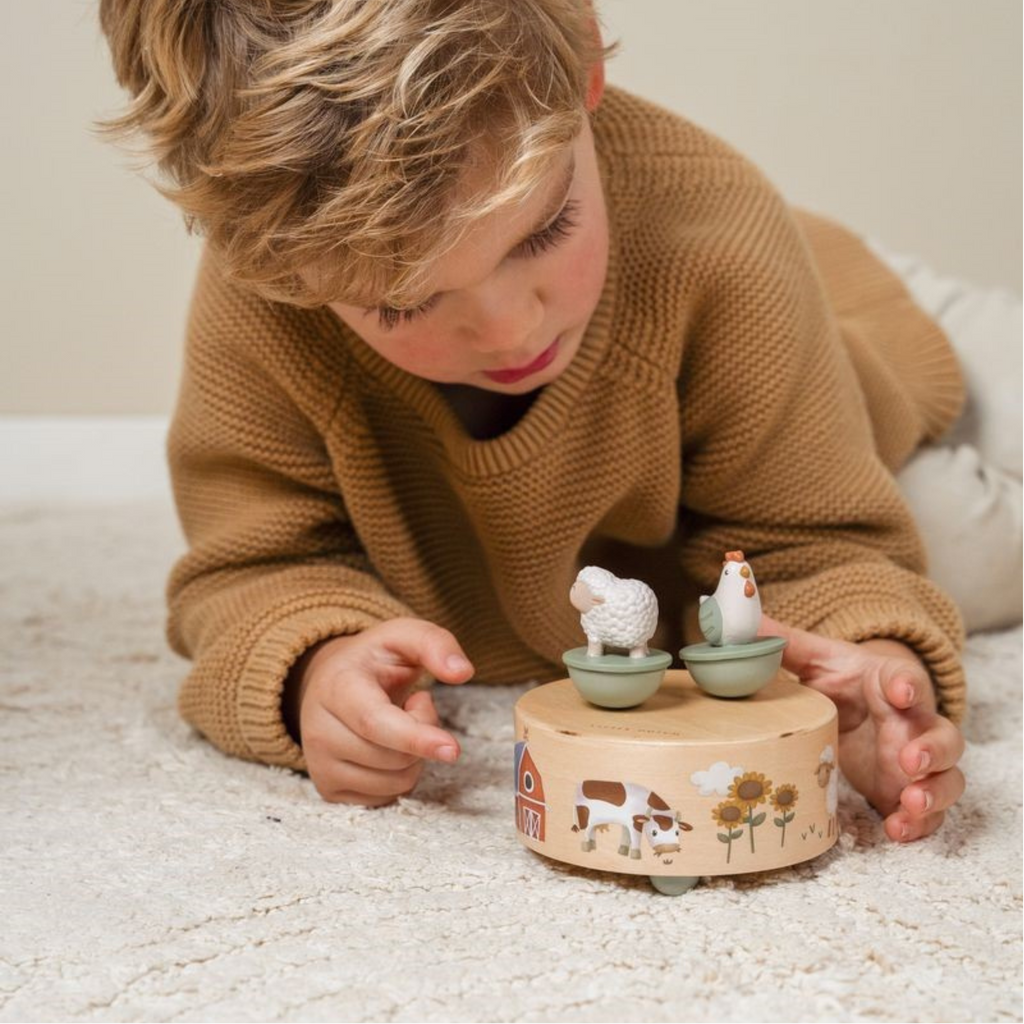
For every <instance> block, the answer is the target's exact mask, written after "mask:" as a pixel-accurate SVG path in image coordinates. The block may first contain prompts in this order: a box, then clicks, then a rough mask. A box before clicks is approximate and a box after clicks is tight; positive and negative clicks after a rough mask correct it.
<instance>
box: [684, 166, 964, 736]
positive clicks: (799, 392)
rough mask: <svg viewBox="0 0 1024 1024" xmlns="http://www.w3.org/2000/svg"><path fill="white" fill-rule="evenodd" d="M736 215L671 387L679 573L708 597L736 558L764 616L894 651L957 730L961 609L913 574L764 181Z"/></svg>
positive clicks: (857, 391) (856, 406)
mask: <svg viewBox="0 0 1024 1024" xmlns="http://www.w3.org/2000/svg"><path fill="white" fill-rule="evenodd" d="M734 216H735V218H736V223H733V224H732V225H730V230H729V231H727V232H726V233H725V234H726V236H727V237H728V238H730V239H732V241H731V242H730V243H723V244H722V246H721V247H720V248H719V251H718V252H717V253H716V254H715V258H716V259H717V261H718V268H719V273H718V275H717V288H716V292H715V293H714V296H713V300H709V301H708V302H707V303H706V304H705V306H704V308H703V309H702V317H701V322H700V326H699V328H698V329H697V330H695V332H694V333H693V336H692V339H691V340H690V341H689V342H688V347H687V351H686V352H685V353H684V364H683V372H682V374H681V377H680V382H681V383H680V392H681V393H680V405H681V409H682V414H681V415H682V442H683V484H682V486H683V502H684V505H685V506H686V509H687V513H688V518H687V526H688V529H687V535H686V537H685V540H684V550H683V556H682V557H683V567H684V570H685V571H686V572H687V573H688V575H690V576H691V577H692V578H694V579H695V580H696V581H697V582H698V583H699V584H701V585H702V587H704V588H711V589H713V587H714V582H715V580H716V579H717V576H718V572H719V569H720V563H721V558H722V553H723V552H724V551H726V550H730V549H737V548H738V549H742V550H743V551H744V553H745V554H746V556H747V557H748V558H750V559H751V561H752V562H754V564H755V565H756V570H757V578H758V582H759V584H760V586H761V595H762V601H763V605H764V608H765V611H766V612H767V613H769V614H770V615H771V616H773V617H774V618H775V619H778V620H779V621H781V622H785V623H787V624H790V625H792V626H796V627H798V628H801V629H806V630H808V631H811V632H814V633H818V634H820V635H822V636H826V637H832V638H837V639H843V640H848V641H852V642H855V643H857V642H861V641H864V640H867V639H869V638H890V639H892V640H896V641H900V642H901V643H903V644H905V645H906V646H907V647H909V648H910V649H911V650H913V651H914V652H915V653H916V654H917V655H918V656H919V657H920V658H921V659H922V660H923V662H924V663H925V665H926V666H927V668H928V670H929V672H930V674H931V677H932V679H933V682H934V684H935V687H936V692H937V697H938V700H939V707H940V710H941V711H942V713H944V714H946V715H948V716H949V717H951V718H953V719H954V721H955V720H958V719H959V718H960V716H961V714H962V711H963V707H964V680H963V673H962V669H961V666H960V662H959V658H958V651H959V650H960V648H961V646H962V643H963V633H962V626H961V622H960V618H959V614H958V612H957V610H956V608H955V606H954V605H953V603H952V602H951V601H950V599H949V598H948V597H947V596H946V595H945V594H944V593H943V592H942V591H941V590H940V589H939V588H938V587H937V586H935V584H933V583H932V582H931V581H929V580H928V579H927V578H925V577H924V576H923V575H922V574H923V572H924V569H925V564H924V553H923V548H922V545H921V542H920V539H919V537H918V534H917V530H916V527H915V525H914V523H913V521H912V518H911V515H910V513H909V510H908V509H907V506H906V504H905V503H904V501H903V499H902V496H901V495H900V493H899V490H898V488H897V486H896V483H895V481H894V478H893V477H892V475H891V473H890V472H889V471H888V470H887V469H886V467H885V465H884V464H883V462H882V461H881V459H880V458H879V456H878V454H877V448H876V439H875V438H874V437H873V434H872V420H871V418H870V417H869V415H868V409H867V403H866V401H865V397H864V395H863V393H862V391H861V388H860V384H859V380H858V377H857V374H856V372H855V369H854V366H853V364H852V362H851V359H850V357H849V355H848V353H847V350H846V347H845V345H844V342H843V340H842V338H841V336H840V328H839V326H838V324H837V323H836V320H835V318H834V316H833V314H832V311H831V308H830V305H829V302H828V300H827V299H826V296H825V292H824V288H823V285H822V282H821V280H820V277H819V274H818V271H817V268H816V267H815V265H814V263H813V261H812V259H811V256H810V253H809V251H808V249H807V246H806V243H805V241H804V239H803V236H801V235H800V233H799V232H798V230H797V228H796V225H795V223H794V221H793V218H792V215H791V214H790V212H789V210H788V209H787V208H786V207H785V204H784V203H783V202H782V200H781V199H780V198H779V197H778V196H777V195H775V193H774V192H773V191H771V190H770V188H769V187H768V186H767V185H765V186H764V187H763V188H762V189H760V190H758V189H752V190H751V193H750V196H749V197H747V199H746V200H744V199H739V200H738V201H737V203H736V212H735V214H734ZM921 315H923V314H921ZM895 386H896V388H897V390H898V389H899V382H896V383H895ZM912 404H913V403H912V401H908V405H907V407H908V408H912ZM705 592H710V589H705Z"/></svg>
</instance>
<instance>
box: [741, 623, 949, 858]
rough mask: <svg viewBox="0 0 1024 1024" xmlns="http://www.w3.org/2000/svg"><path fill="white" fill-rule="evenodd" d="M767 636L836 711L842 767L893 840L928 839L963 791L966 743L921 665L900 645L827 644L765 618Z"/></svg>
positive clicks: (788, 665) (878, 642) (790, 667)
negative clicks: (779, 641)
mask: <svg viewBox="0 0 1024 1024" xmlns="http://www.w3.org/2000/svg"><path fill="white" fill-rule="evenodd" d="M760 633H761V635H762V636H766V635H775V636H782V637H785V638H786V639H787V640H788V641H789V643H788V644H787V646H786V649H785V651H784V652H783V656H782V667H783V668H785V669H787V670H788V671H790V672H792V673H794V674H795V675H796V676H797V677H798V678H799V680H800V682H802V683H804V684H806V685H807V686H810V687H812V688H813V689H815V690H817V691H818V692H819V693H823V694H824V695H825V696H826V697H829V698H830V699H831V700H832V701H833V703H834V704H835V705H836V708H837V710H838V712H839V766H840V768H841V769H842V771H843V774H844V775H845V776H846V778H847V779H848V780H849V782H850V784H851V785H852V786H853V787H854V789H856V790H857V791H858V792H860V793H862V794H863V795H864V796H865V797H866V798H867V800H868V801H869V803H871V804H872V806H874V807H875V809H876V810H878V811H879V812H880V813H881V814H882V815H883V816H884V817H885V822H884V828H885V832H886V835H888V836H889V838H890V839H893V840H896V841H902V842H908V841H910V840H913V839H920V838H921V837H922V836H927V835H930V834H931V833H932V832H934V831H935V830H936V829H937V828H938V827H939V826H940V825H941V824H942V820H943V818H944V817H945V811H946V809H947V808H949V807H951V806H952V805H953V804H954V803H956V801H957V800H958V799H959V798H960V796H961V795H962V793H963V791H964V776H963V772H961V771H960V769H959V768H957V766H956V764H957V761H959V760H960V756H961V755H962V754H963V752H964V740H963V736H961V734H960V730H959V729H957V727H956V726H955V725H953V723H952V722H950V721H949V719H947V718H943V717H942V716H941V715H939V714H938V712H937V711H936V703H935V693H934V691H933V688H932V681H931V678H930V676H929V675H928V671H927V669H926V668H925V667H924V664H923V663H922V662H921V661H920V660H919V659H918V657H917V655H916V654H915V653H914V652H913V651H912V650H911V649H910V648H909V647H907V646H905V645H904V644H902V643H900V642H899V641H896V640H866V641H864V642H862V643H859V644H852V643H848V642H847V641H845V640H830V639H827V638H826V637H821V636H817V635H816V634H814V633H808V632H807V631H806V630H802V629H794V628H792V627H790V626H785V625H783V624H782V623H780V622H776V621H775V620H774V619H771V618H769V617H768V616H767V615H765V616H763V617H762V620H761V630H760Z"/></svg>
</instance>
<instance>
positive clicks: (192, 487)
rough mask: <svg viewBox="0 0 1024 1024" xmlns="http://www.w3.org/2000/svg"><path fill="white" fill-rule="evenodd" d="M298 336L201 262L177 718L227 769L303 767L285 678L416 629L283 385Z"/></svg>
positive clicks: (327, 376)
mask: <svg viewBox="0 0 1024 1024" xmlns="http://www.w3.org/2000/svg"><path fill="white" fill-rule="evenodd" d="M275 316H279V317H281V321H280V322H277V321H275V319H274V318H275ZM301 322H302V319H301V317H297V318H296V317H292V314H291V313H275V311H274V309H273V307H270V306H268V305H267V304H265V303H262V302H260V301H259V300H255V299H251V298H249V297H247V296H244V295H242V294H241V293H240V292H237V291H236V290H234V289H231V288H229V287H228V286H226V285H225V284H224V282H223V281H221V280H220V279H219V277H218V275H217V274H216V272H215V269H214V267H213V265H212V261H211V259H210V257H209V256H207V258H206V259H205V260H204V264H203V267H202V269H201V272H200V278H199V282H198V284H197V288H196V293H195V296H194V299H193V306H192V311H191V315H190V320H189V331H188V345H187V351H186V359H185V367H184V371H183V378H182V383H181V388H180V392H179V399H178V404H177V408H176V411H175V416H174V419H173V422H172V426H171V432H170V437H169V442H168V459H169V463H170V469H171V477H172V482H173V486H174V493H175V499H176V502H177V506H178V512H179V516H180V519H181V523H182V527H183V530H184V533H185V536H186V539H187V541H188V551H187V553H186V554H185V555H184V556H183V557H182V558H181V559H180V561H179V562H178V563H177V565H176V566H175V568H174V570H173V573H172V575H171V578H170V581H169V583H168V602H169V620H168V638H169V641H170V643H171V646H172V647H173V648H174V650H175V651H177V652H178V653H179V654H182V655H184V656H185V657H189V658H192V659H193V661H194V666H193V668H192V670H191V672H190V673H189V675H188V677H187V679H186V680H185V683H184V685H183V687H182V690H181V694H180V697H179V706H180V709H181V712H182V714H183V715H184V717H185V718H186V719H187V720H188V721H190V722H191V723H192V724H193V725H195V726H196V727H197V728H198V729H199V730H200V731H201V732H203V733H204V734H205V735H206V736H207V737H208V738H209V739H210V740H212V741H213V742H214V743H215V744H216V745H217V746H219V747H221V748H222V749H223V750H225V751H226V752H228V753H230V754H233V755H236V756H239V757H243V758H247V759H250V760H258V761H262V762H266V763H270V764H279V765H287V766H290V767H294V768H304V767H305V764H304V760H303V756H302V751H301V750H300V748H299V747H298V745H297V744H296V743H295V742H294V740H293V739H292V737H291V736H290V735H289V733H288V730H287V729H286V727H285V723H284V720H283V716H282V708H281V698H282V689H283V686H284V682H285V679H286V677H287V676H288V673H289V670H290V668H291V667H292V665H293V664H294V663H295V662H296V661H297V660H298V659H299V658H300V657H301V655H302V654H303V652H304V651H306V650H307V649H308V648H310V647H311V646H313V645H314V644H316V643H318V642H319V641H321V640H324V639H325V638H328V637H332V636H339V635H345V634H351V633H357V632H360V631H362V630H365V629H367V628H369V627H370V626H373V625H375V624H377V623H380V622H383V621H385V620H389V619H393V618H395V617H398V616H403V615H409V614H410V612H409V609H408V608H406V607H405V606H404V605H403V604H402V603H401V602H400V601H398V600H396V599H395V598H393V597H392V596H391V595H390V594H388V593H387V591H386V590H385V588H384V586H383V585H382V584H381V582H380V581H379V580H378V579H377V578H376V577H375V576H374V574H373V572H372V567H371V565H370V564H369V561H368V559H367V557H366V555H365V553H364V552H363V550H362V548H361V547H360V544H359V540H358V538H357V537H356V534H355V531H354V529H353V527H352V524H351V523H350V521H349V519H348V516H347V515H346V511H345V506H344V502H343V500H342V496H341V495H340V494H339V492H338V487H337V483H336V480H335V476H334V473H333V471H332V467H331V465H330V461H329V458H328V455H327V452H326V451H325V448H324V444H323V440H322V437H321V434H320V431H319V430H318V428H317V426H315V425H314V423H313V422H312V421H311V419H310V418H309V416H308V415H307V413H306V412H304V411H303V410H302V409H300V407H299V405H298V403H297V402H296V401H295V400H294V398H293V396H292V394H291V393H290V387H291V385H290V384H289V382H288V380H287V374H282V373H280V372H278V367H277V364H276V362H275V360H278V361H279V360H280V359H282V358H284V357H283V356H282V355H281V353H283V352H284V351H285V350H286V349H287V346H288V345H289V344H295V345H301V344H303V340H302V339H301V338H300V337H298V336H296V337H294V338H290V337H289V336H288V335H289V332H290V331H291V332H297V331H299V329H300V328H299V327H298V326H296V325H297V324H301ZM330 369H331V368H329V367H318V366H317V365H316V364H315V361H314V360H313V359H312V357H310V359H309V361H308V363H307V364H306V365H305V371H304V372H306V373H307V374H308V377H309V388H308V389H306V390H305V391H303V394H304V395H306V396H307V397H308V398H309V400H310V402H311V408H317V407H318V403H317V398H318V396H317V395H316V388H318V387H321V386H323V387H324V389H325V391H326V390H327V389H329V388H333V389H334V392H333V394H335V395H336V394H337V393H338V389H339V386H340V385H339V381H338V380H337V379H331V376H332V375H331V373H330ZM334 401H335V400H334V399H331V400H330V401H329V402H328V401H327V400H326V399H325V401H324V402H322V403H321V404H322V406H323V408H324V409H325V412H324V416H325V417H329V415H330V409H331V407H332V405H333V402H334Z"/></svg>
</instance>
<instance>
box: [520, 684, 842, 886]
mask: <svg viewBox="0 0 1024 1024" xmlns="http://www.w3.org/2000/svg"><path fill="white" fill-rule="evenodd" d="M515 729H516V733H515V735H516V746H515V780H516V800H515V806H516V829H517V835H518V837H519V839H520V841H521V842H522V843H523V844H524V845H525V846H527V847H528V848H529V849H531V850H534V851H536V852H537V853H540V854H543V855H544V856H546V857H551V858H553V859H554V860H559V861H564V862H565V863H568V864H577V865H579V866H581V867H587V868H595V869H598V870H605V871H621V872H624V873H627V874H643V875H649V876H650V877H651V881H652V883H653V884H654V886H655V888H657V889H658V890H659V891H661V892H666V893H672V894H678V893H682V892H685V891H686V890H687V889H689V888H691V887H692V886H693V885H694V884H696V882H697V881H698V879H699V878H700V877H701V876H705V875H712V876H713V875H732V874H740V873H742V872H747V871H764V870H766V869H771V868H778V867H784V866H786V865H789V864H797V863H800V862H801V861H805V860H810V859H811V858H812V857H816V856H818V855H819V854H820V853H824V852H825V851H826V850H828V849H829V848H830V847H831V846H832V844H833V843H834V842H835V841H836V801H837V788H838V778H837V770H836V766H837V751H838V730H837V718H836V710H835V706H834V705H833V704H832V702H831V701H830V700H828V698H826V697H824V696H822V695H821V694H819V693H817V692H815V691H814V690H811V689H808V688H807V687H805V686H801V685H799V684H798V683H795V682H792V681H790V680H789V679H784V678H782V677H781V676H776V678H775V679H774V680H773V681H772V682H770V683H769V684H768V685H767V686H765V687H764V688H763V689H762V690H760V691H758V692H757V693H756V694H754V695H753V696H750V697H747V698H744V699H741V700H727V699H721V698H717V697H712V696H709V695H708V694H706V693H704V692H703V691H702V690H700V689H699V688H698V687H697V686H696V684H695V683H694V682H693V680H692V678H691V677H690V674H689V673H688V672H683V671H670V672H667V673H666V674H665V680H664V682H663V684H662V686H661V688H660V689H659V690H658V691H657V692H656V693H655V694H654V695H653V696H652V697H650V698H648V699H647V700H646V701H645V702H644V703H643V704H642V705H640V706H639V707H634V708H627V709H622V710H608V709H605V708H600V707H596V706H594V705H592V704H589V703H588V702H587V701H586V700H584V698H583V697H581V696H580V694H579V693H578V692H577V690H576V688H575V687H574V685H573V683H572V682H571V681H570V680H569V679H563V680H560V681H558V682H555V683H548V684H547V685H545V686H540V687H538V688H537V689H535V690H531V691H530V692H529V693H527V694H525V695H524V696H523V697H521V698H520V700H519V701H518V702H517V704H516V708H515Z"/></svg>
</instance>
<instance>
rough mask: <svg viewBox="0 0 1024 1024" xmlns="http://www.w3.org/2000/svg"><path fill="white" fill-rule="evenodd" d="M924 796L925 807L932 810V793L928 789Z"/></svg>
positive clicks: (926, 809)
mask: <svg viewBox="0 0 1024 1024" xmlns="http://www.w3.org/2000/svg"><path fill="white" fill-rule="evenodd" d="M922 796H923V797H924V809H925V811H930V810H931V809H932V795H931V793H929V792H928V791H927V790H925V792H924V793H923V794H922Z"/></svg>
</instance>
